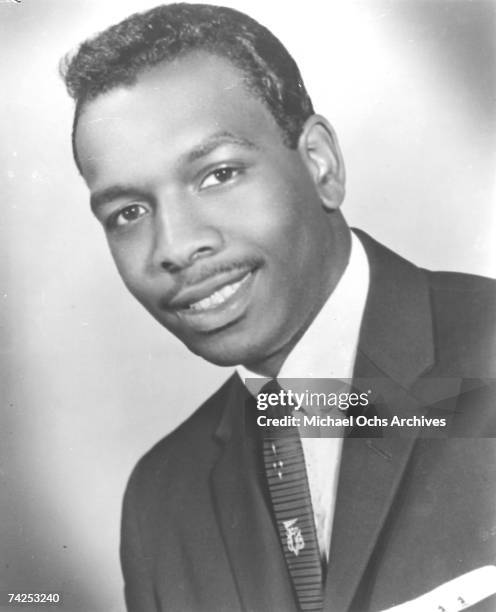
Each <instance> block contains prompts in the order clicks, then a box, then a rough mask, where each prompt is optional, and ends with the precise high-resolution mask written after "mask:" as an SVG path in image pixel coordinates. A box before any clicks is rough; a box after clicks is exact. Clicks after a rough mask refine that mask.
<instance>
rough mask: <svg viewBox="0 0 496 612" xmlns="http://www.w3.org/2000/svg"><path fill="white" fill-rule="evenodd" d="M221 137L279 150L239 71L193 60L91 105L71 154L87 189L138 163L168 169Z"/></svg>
mask: <svg viewBox="0 0 496 612" xmlns="http://www.w3.org/2000/svg"><path fill="white" fill-rule="evenodd" d="M219 131H226V132H230V133H233V134H235V135H237V136H240V137H241V138H246V139H249V140H251V141H253V142H255V143H256V144H257V145H258V146H260V147H264V146H283V143H282V134H281V131H280V129H279V127H278V126H277V124H276V122H275V120H274V118H273V117H272V115H271V113H270V112H269V110H268V108H267V107H266V106H265V104H264V103H263V102H262V101H261V100H259V99H258V98H256V97H255V96H254V95H250V94H249V93H248V90H247V83H246V77H245V75H244V74H243V72H242V71H241V70H239V69H238V68H236V67H235V66H234V65H232V64H231V63H230V62H229V61H228V60H226V59H223V58H220V57H217V56H214V55H209V54H200V53H195V54H190V55H188V56H186V57H184V58H180V59H177V60H175V61H173V62H170V63H167V64H161V65H159V66H156V67H154V68H152V69H150V70H149V71H147V72H146V73H144V74H143V75H141V76H140V77H139V79H138V81H137V82H136V84H134V85H133V86H131V87H119V88H116V89H113V90H111V91H110V92H108V93H105V94H103V95H101V96H99V97H97V98H96V99H95V100H93V101H91V102H89V103H88V104H87V105H86V106H85V107H84V108H83V112H82V114H81V116H80V118H79V121H78V126H77V131H76V148H77V151H78V157H79V160H80V163H81V166H82V169H83V175H84V176H85V178H86V180H87V181H88V182H92V181H95V180H96V179H97V178H98V175H99V174H102V173H105V174H108V173H109V172H110V173H115V172H116V171H118V170H120V171H121V173H122V171H124V170H125V169H128V170H130V169H131V168H132V167H133V166H136V164H137V161H138V160H140V159H143V156H145V157H146V159H147V160H148V163H151V160H152V159H156V160H157V163H159V164H167V163H170V162H173V161H174V160H176V159H178V158H179V157H180V156H182V155H184V153H185V152H187V151H188V150H189V149H191V148H193V147H195V146H197V145H198V143H199V142H201V141H202V140H204V139H205V138H208V137H209V136H210V135H211V134H212V133H214V132H219ZM152 170H153V168H150V171H152Z"/></svg>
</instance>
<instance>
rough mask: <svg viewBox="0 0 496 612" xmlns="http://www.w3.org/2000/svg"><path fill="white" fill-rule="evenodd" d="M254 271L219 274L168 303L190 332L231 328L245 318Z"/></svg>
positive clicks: (188, 289)
mask: <svg viewBox="0 0 496 612" xmlns="http://www.w3.org/2000/svg"><path fill="white" fill-rule="evenodd" d="M255 277H256V269H251V268H248V269H247V268H244V269H237V270H235V271H230V272H228V273H221V274H218V275H216V276H215V277H214V278H210V279H209V280H208V282H205V283H202V284H201V285H198V286H196V285H195V286H193V287H191V288H187V289H186V290H184V291H182V292H181V293H180V295H179V296H178V298H180V299H178V298H176V299H175V300H173V301H171V302H169V304H168V310H172V311H173V312H174V313H175V315H176V316H177V317H178V318H179V320H181V321H182V324H183V325H185V326H186V327H188V328H189V329H190V330H192V331H196V332H200V333H211V332H214V331H218V330H220V329H222V328H225V327H228V326H231V325H232V324H234V323H235V322H236V321H239V320H240V319H241V318H243V316H244V315H245V314H246V312H247V309H248V306H249V304H250V298H251V295H252V287H253V284H254V282H255Z"/></svg>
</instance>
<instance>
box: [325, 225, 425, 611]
mask: <svg viewBox="0 0 496 612" xmlns="http://www.w3.org/2000/svg"><path fill="white" fill-rule="evenodd" d="M357 234H358V237H359V238H360V240H361V241H362V243H363V245H364V247H365V250H366V252H367V256H368V260H369V264H370V287H369V294H368V296H367V302H366V307H365V312H364V316H363V320H362V326H361V331H360V339H359V347H358V352H357V359H356V363H355V371H354V377H353V380H354V386H356V387H358V388H361V389H362V390H363V389H367V388H371V387H372V397H371V405H370V406H369V408H368V412H367V413H366V416H371V415H373V414H376V415H377V416H379V417H381V416H391V415H392V414H397V415H398V416H400V417H401V416H407V415H408V416H411V415H412V414H415V415H419V414H422V413H423V412H424V411H425V410H426V402H425V397H424V398H422V399H419V398H418V397H416V395H415V394H414V393H412V387H413V385H414V383H415V381H416V380H417V379H418V378H419V376H420V375H421V374H422V373H425V372H426V371H427V370H428V369H430V368H431V367H432V364H433V360H434V344H433V336H432V334H433V332H432V320H431V311H430V301H429V291H428V286H427V283H426V280H425V278H424V275H423V272H422V271H421V270H419V269H417V268H415V267H414V266H412V265H411V264H409V263H408V262H406V261H405V260H403V259H401V258H400V257H398V256H397V255H395V254H393V253H391V252H390V251H388V250H387V249H385V248H384V247H381V246H380V245H378V244H377V243H375V242H374V241H373V240H372V239H371V238H369V237H368V236H367V235H365V234H363V233H361V232H357ZM362 431H363V430H362ZM348 433H350V432H348ZM368 433H369V435H370V437H365V436H367V433H366V432H365V436H364V434H363V433H362V434H361V437H356V438H355V437H347V438H345V440H344V441H343V450H342V456H341V470H340V477H339V483H338V491H337V497H336V507H335V514H334V522H333V531H332V539H331V550H330V559H329V564H328V573H327V581H326V594H325V609H329V610H331V609H332V610H333V612H344V611H346V610H349V609H350V607H351V606H352V604H353V601H354V600H355V605H356V596H357V593H358V590H359V587H360V583H361V580H362V578H363V576H364V573H365V571H366V568H367V565H368V564H369V562H370V561H371V559H372V558H373V553H374V551H375V550H376V547H377V544H378V542H379V538H380V535H381V531H382V529H383V527H384V524H385V522H386V520H387V518H388V516H389V514H390V511H391V508H392V506H393V503H394V501H395V498H396V495H397V492H398V490H399V487H400V484H401V482H402V479H403V477H404V474H405V470H406V468H407V465H408V459H409V457H410V455H411V452H412V449H413V447H414V444H415V436H416V435H417V431H416V430H415V429H413V428H412V429H409V431H408V437H406V438H400V437H398V436H395V437H389V436H391V432H387V431H385V430H384V431H383V432H382V434H381V432H380V429H379V430H377V429H375V430H374V431H372V430H370V431H369V432H368ZM381 435H384V437H380V436H381ZM362 436H363V437H362ZM372 436H379V437H372ZM364 609H365V608H364Z"/></svg>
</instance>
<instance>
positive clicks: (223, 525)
mask: <svg viewBox="0 0 496 612" xmlns="http://www.w3.org/2000/svg"><path fill="white" fill-rule="evenodd" d="M249 398H250V396H249V394H248V392H247V391H246V389H245V387H244V385H243V384H242V383H241V381H240V380H239V378H238V377H237V376H236V378H235V381H234V384H233V386H232V390H231V393H230V397H229V398H228V401H227V403H226V409H225V411H224V416H223V419H222V421H221V423H220V426H219V428H218V430H217V438H218V441H219V458H218V461H217V464H216V466H215V468H214V470H213V473H212V491H213V496H214V503H215V507H216V513H217V517H218V520H219V526H220V529H221V533H222V536H223V539H224V543H225V546H226V549H227V553H228V556H229V559H230V562H231V567H232V571H233V575H234V579H235V582H236V585H237V589H238V593H239V597H240V600H241V602H240V603H241V605H240V607H241V608H242V609H243V610H252V611H262V610H267V611H268V610H278V609H284V610H285V611H287V612H296V611H297V608H296V606H295V603H294V597H293V593H292V588H291V580H290V578H289V575H288V572H287V568H286V564H285V561H284V557H283V554H282V551H281V547H280V544H279V540H278V537H277V532H276V529H275V526H274V525H273V523H272V518H271V514H270V511H269V509H268V505H267V498H266V493H265V491H264V489H263V479H262V478H260V470H261V469H263V468H262V467H261V462H260V458H261V452H257V445H258V440H257V438H256V435H255V430H254V427H253V422H252V419H251V418H250V416H252V415H251V414H250V408H249V407H248V408H246V405H247V402H248V401H249ZM245 412H246V418H244V415H245Z"/></svg>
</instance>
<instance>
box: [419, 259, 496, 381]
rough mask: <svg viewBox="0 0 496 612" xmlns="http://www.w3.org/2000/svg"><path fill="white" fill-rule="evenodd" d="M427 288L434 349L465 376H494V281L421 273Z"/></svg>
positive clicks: (458, 274) (479, 277) (457, 275)
mask: <svg viewBox="0 0 496 612" xmlns="http://www.w3.org/2000/svg"><path fill="white" fill-rule="evenodd" d="M424 272H425V274H426V277H427V279H428V282H429V286H430V293H431V301H432V312H433V325H434V333H435V337H436V347H437V350H438V353H439V356H440V357H441V359H442V360H444V361H446V362H449V361H451V362H452V363H453V362H456V368H457V370H458V371H459V372H460V373H464V375H465V376H469V377H484V376H486V377H491V376H493V377H494V376H496V281H494V280H493V279H490V278H486V277H483V276H477V275H473V274H462V273H458V272H430V271H427V270H424Z"/></svg>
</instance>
